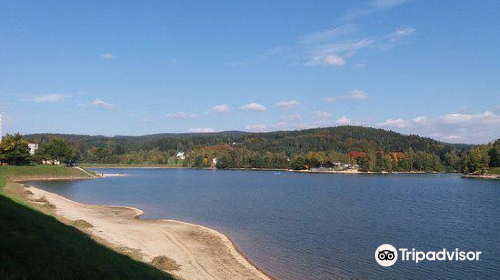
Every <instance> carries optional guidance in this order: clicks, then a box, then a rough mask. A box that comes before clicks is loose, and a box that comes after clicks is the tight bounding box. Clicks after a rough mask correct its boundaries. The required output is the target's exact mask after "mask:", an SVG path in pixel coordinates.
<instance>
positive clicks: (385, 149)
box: [26, 126, 498, 173]
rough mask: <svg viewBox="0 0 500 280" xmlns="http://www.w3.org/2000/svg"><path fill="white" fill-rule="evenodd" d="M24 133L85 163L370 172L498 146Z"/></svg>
mask: <svg viewBox="0 0 500 280" xmlns="http://www.w3.org/2000/svg"><path fill="white" fill-rule="evenodd" d="M26 137H27V139H28V140H29V141H30V142H34V143H39V144H40V148H39V150H38V151H37V152H36V153H35V155H34V156H33V158H34V159H40V158H43V157H46V158H48V157H57V158H61V159H63V161H66V160H71V161H75V162H84V163H108V164H169V165H182V166H187V167H199V168H204V167H216V168H221V169H226V168H270V169H309V168H321V167H322V168H337V167H338V166H339V164H340V165H341V166H344V165H355V166H357V167H359V169H360V170H362V171H372V172H382V171H387V172H404V171H406V172H408V171H423V172H433V171H435V172H442V171H458V172H459V171H464V172H467V173H474V172H478V171H479V172H485V170H486V169H487V168H489V167H490V162H493V161H491V157H492V156H491V155H490V154H489V151H488V152H487V153H488V157H490V160H489V161H488V164H486V165H485V164H484V160H485V157H486V156H485V155H484V149H485V148H484V147H490V146H491V147H493V146H495V145H497V144H495V143H497V142H498V140H497V142H495V143H491V144H488V145H484V147H483V146H473V145H460V144H448V143H443V142H439V141H436V140H433V139H430V138H425V137H420V136H417V135H403V134H399V133H396V132H393V131H387V130H382V129H375V128H368V127H360V126H339V127H330V128H317V129H307V130H301V131H277V132H269V133H245V132H236V131H235V132H222V133H206V134H157V135H146V136H115V137H105V136H87V135H60V134H59V135H58V134H34V135H27V136H26ZM476 149H479V150H476ZM478 151H481V153H479V154H478ZM178 152H184V153H185V156H186V157H185V158H179V157H177V156H176V155H177V153H178ZM214 158H215V159H216V163H215V161H214V160H213V159H214ZM478 161H479V163H477V162H478Z"/></svg>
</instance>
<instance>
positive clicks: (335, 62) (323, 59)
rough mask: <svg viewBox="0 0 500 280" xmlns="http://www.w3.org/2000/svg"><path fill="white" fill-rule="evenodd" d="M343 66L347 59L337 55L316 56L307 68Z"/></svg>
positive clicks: (308, 63)
mask: <svg viewBox="0 0 500 280" xmlns="http://www.w3.org/2000/svg"><path fill="white" fill-rule="evenodd" d="M316 65H322V66H343V65H345V59H344V58H343V57H341V56H339V55H337V54H326V55H315V56H313V58H312V59H311V60H310V61H309V62H307V63H306V66H316Z"/></svg>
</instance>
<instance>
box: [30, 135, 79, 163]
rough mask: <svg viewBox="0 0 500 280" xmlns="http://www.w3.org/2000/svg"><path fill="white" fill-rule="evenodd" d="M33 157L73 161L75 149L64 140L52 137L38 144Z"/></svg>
mask: <svg viewBox="0 0 500 280" xmlns="http://www.w3.org/2000/svg"><path fill="white" fill-rule="evenodd" d="M35 157H36V158H38V159H42V158H43V159H50V160H58V161H61V162H73V161H75V160H76V151H75V149H73V148H72V147H71V146H69V145H68V143H67V142H66V140H64V139H61V138H53V139H51V140H49V141H48V142H47V143H44V144H42V145H41V146H40V148H39V149H38V150H37V151H36V154H35Z"/></svg>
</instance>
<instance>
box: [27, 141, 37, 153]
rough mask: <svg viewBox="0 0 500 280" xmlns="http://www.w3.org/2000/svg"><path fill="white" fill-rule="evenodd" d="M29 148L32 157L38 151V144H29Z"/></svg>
mask: <svg viewBox="0 0 500 280" xmlns="http://www.w3.org/2000/svg"><path fill="white" fill-rule="evenodd" d="M28 148H30V155H34V154H35V152H36V150H38V144H34V143H29V144H28Z"/></svg>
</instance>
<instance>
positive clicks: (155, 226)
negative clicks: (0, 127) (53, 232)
mask: <svg viewBox="0 0 500 280" xmlns="http://www.w3.org/2000/svg"><path fill="white" fill-rule="evenodd" d="M24 187H25V190H24V192H23V193H24V194H25V200H26V201H27V202H28V203H30V204H32V205H35V206H37V207H43V208H45V211H44V212H48V213H49V214H52V215H53V216H55V217H56V218H58V219H59V220H61V221H62V222H64V223H66V224H69V225H72V226H75V227H77V228H79V229H80V230H82V231H83V232H86V233H88V234H89V235H90V236H91V237H92V238H93V239H95V240H96V241H98V242H100V243H102V244H105V245H106V246H109V247H111V248H113V249H114V250H116V251H118V252H121V253H124V254H127V255H129V256H131V257H132V258H134V259H136V260H139V261H142V262H145V263H149V264H152V265H154V266H155V267H157V268H159V269H162V270H164V271H166V272H168V273H170V274H172V275H174V276H176V277H177V278H179V279H185V280H198V279H199V280H215V279H219V280H224V279H227V280H230V279H232V280H238V279H241V280H244V279H254V280H257V279H267V280H269V279H272V278H271V277H269V276H268V275H266V274H265V273H263V272H262V271H261V270H259V269H258V268H257V267H255V266H254V265H253V264H251V263H250V262H249V261H248V260H247V259H246V257H245V256H243V254H241V253H240V252H239V250H238V249H237V248H236V247H235V246H234V244H233V243H232V242H231V240H230V239H229V238H228V237H227V236H225V235H224V234H222V233H220V232H217V231H215V230H212V229H210V228H207V227H203V226H199V225H194V224H190V223H185V222H180V221H175V220H142V219H140V218H139V217H140V215H142V214H143V212H142V211H141V210H140V209H137V208H132V207H121V206H102V205H89V204H83V203H78V202H75V201H72V200H69V199H66V198H64V197H62V196H59V195H57V194H54V193H50V192H47V191H44V190H41V189H38V188H35V187H31V186H27V185H24Z"/></svg>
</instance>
